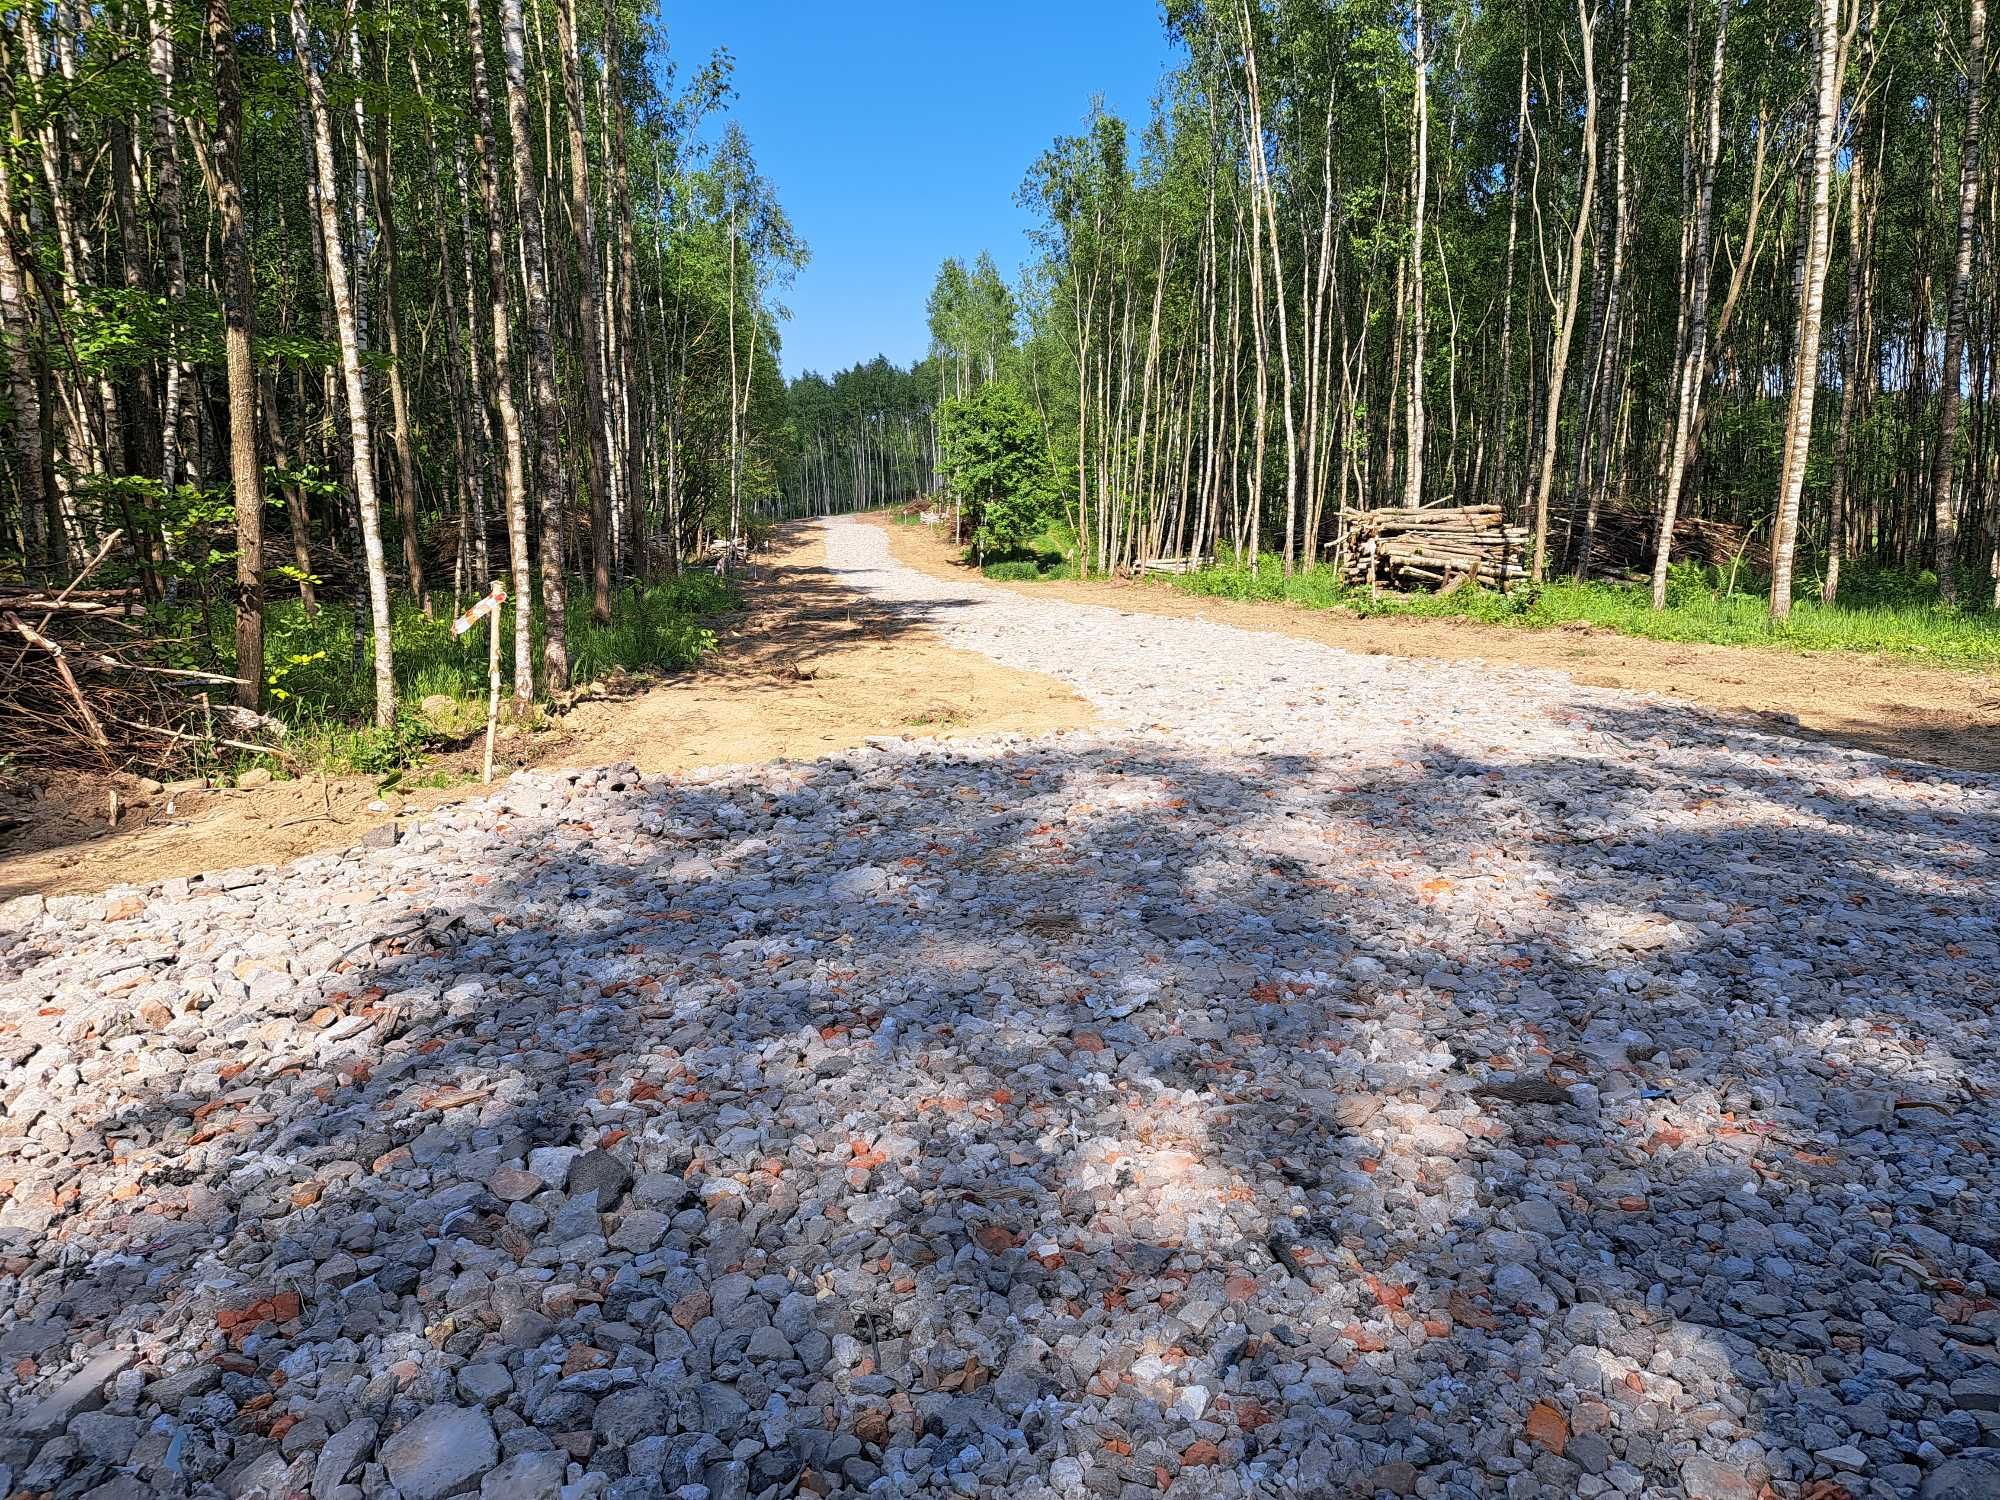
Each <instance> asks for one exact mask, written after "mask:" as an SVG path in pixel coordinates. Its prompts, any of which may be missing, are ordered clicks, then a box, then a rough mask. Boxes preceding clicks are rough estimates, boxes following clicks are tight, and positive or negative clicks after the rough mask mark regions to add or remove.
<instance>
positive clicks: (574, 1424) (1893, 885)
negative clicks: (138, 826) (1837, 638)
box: [0, 522, 2000, 1500]
mask: <svg viewBox="0 0 2000 1500" xmlns="http://www.w3.org/2000/svg"><path fill="white" fill-rule="evenodd" d="M826 537H827V545H828V562H829V566H830V568H831V569H832V570H833V571H834V573H835V574H836V576H838V577H840V578H841V579H843V580H844V581H845V582H847V583H849V584H850V585H852V586H853V587H854V588H855V589H857V590H859V591H861V592H862V593H864V594H866V595H868V596H869V597H870V598H871V600H872V601H873V606H872V607H873V608H875V609H877V610H879V611H881V612H882V613H885V614H893V615H895V616H897V617H898V618H900V619H901V620H902V621H904V622H905V623H922V624H924V625H927V626H928V627H929V628H931V629H932V630H934V631H936V632H937V633H938V634H939V635H941V636H942V637H943V638H944V639H945V640H947V641H948V642H950V643H951V644H954V645H958V646H962V647H965V648H968V649H971V650H975V651H980V652H985V653H987V654H989V655H991V656H993V657H995V658H997V659H999V660H1001V661H1003V662H1005V663H1007V664H1008V665H1011V666H1015V667H1021V668H1027V669H1032V670H1038V671H1042V672H1046V673H1049V674H1051V675H1053V676H1055V677H1058V678H1060V679H1062V680H1063V681H1065V682H1067V683H1069V684H1071V685H1072V686H1074V687H1075V689H1076V690H1077V691H1078V692H1079V693H1081V694H1082V695H1083V696H1085V697H1086V698H1088V699H1089V700H1090V701H1091V702H1092V703H1094V704H1095V705H1097V707H1098V708H1099V710H1100V711H1101V713H1102V715H1103V722H1102V724H1101V726H1100V727H1097V728H1094V729H1091V730H1088V731H1081V732H1074V733H1069V734H1063V735H1056V736H1048V737H1042V738H1035V739H1022V738H1011V739H1010V738H993V737H989V738H986V739H981V740H973V741H958V742H951V743H946V744H937V743H931V742H920V741H907V742H905V741H898V742H893V743H884V744H881V745H879V746H876V747H873V748H870V749H868V750H865V751H862V752H857V753H853V754H846V755H840V756H834V757H828V758H823V759H819V760H813V761H805V762H792V763H782V764H778V765H772V766H762V767H733V768H723V769H718V770H713V771H707V772H701V773H696V774H694V775H691V776H685V777H674V778H646V777H641V776H639V775H638V774H637V773H636V772H635V771H633V770H631V769H630V768H629V767H609V768H597V769H593V770H589V771H580V772H569V773H538V774H524V775H521V776H518V777H516V778H514V779H513V780H512V781H511V782H510V783H508V784H507V785H506V786H505V787H504V788H503V789H501V790H500V791H499V792H498V793H497V794H496V795H495V796H494V797H492V798H490V799H488V800H486V801H484V802H481V803H474V804H467V805H464V806H460V807H457V808H453V809H450V810H448V811H445V812H443V813H441V814H439V815H438V816H436V817H435V818H431V819H427V820H426V821H424V822H423V823H422V824H420V825H415V826H410V827H406V828H405V829H404V831H403V834H402V837H401V839H400V841H399V842H396V843H394V844H387V843H384V844H382V845H381V846H379V847H374V848H365V849H359V850H354V851H351V852H349V853H346V854H342V855H328V856H319V857H314V858H309V859H306V860H302V861H300V862H298V863H296V864H293V865H290V866H287V867H285V868H283V869H275V870H274V869H249V870H239V871H227V872H220V873H218V874H214V875H210V876H206V877H203V878H201V879H198V880H194V881H191V882H189V881H179V882H169V883H167V884H164V885H160V886H152V887H147V888H137V889H126V890H119V891H113V892H111V893H108V894H107V895H104V896H98V897H76V898H62V899H54V900H48V901H43V900H42V899H40V898H26V899H24V900H20V901H16V902H13V903H11V904H9V905H7V906H4V907H0V1141H4V1145H0V1199H3V1200H4V1201H0V1398H4V1401H5V1403H6V1405H5V1407H4V1411H5V1418H4V1420H0V1494H7V1493H11V1492H13V1491H15V1490H22V1489H25V1490H28V1491H31V1492H39V1491H50V1492H53V1493H54V1494H56V1495H58V1496H65V1497H66V1496H77V1495H85V1494H91V1495H96V1496H100V1497H105V1500H128V1497H137V1496H154V1495H157V1496H188V1495H202V1496H206V1495H212V1494H217V1493H220V1494H224V1495H230V1496H256V1495H264V1496H270V1497H277V1496H285V1495H290V1494H293V1493H305V1494H308V1495H310V1496H311V1497H313V1500H393V1497H396V1496H401V1497H403V1500H442V1497H446V1496H450V1495H456V1494H479V1495H482V1496H484V1497H488V1500H555V1497H558V1496H561V1497H565V1500H593V1497H600V1496H602V1497H616V1500H657V1497H662V1496H675V1497H678V1500H749V1497H758V1500H770V1497H780V1496H792V1495H795V1494H800V1493H814V1494H821V1495H825V1494H835V1493H839V1494H862V1493H874V1494H895V1495H904V1494H910V1495H915V1494H923V1495H968V1496H969V1495H991V1494H1007V1495H1009V1496H1010V1497H1022V1500H1040V1497H1043V1496H1047V1495H1051V1494H1053V1495H1063V1496H1080V1495H1096V1496H1103V1497H1107V1500H1141V1497H1151V1496H1156V1495H1159V1494H1161V1493H1165V1494H1169V1495H1173V1496H1210V1495H1245V1494H1257V1495H1272V1496H1324V1495H1341V1494H1363V1495H1366V1494H1371V1493H1389V1494H1395V1495H1421V1496H1427V1497H1442V1496H1453V1497H1468V1500H1470V1497H1483V1496H1489V1495H1506V1496H1509V1497H1531V1496H1549V1497H1552V1500H1553V1497H1564V1496H1572V1495H1583V1496H1595V1495H1609V1494H1612V1493H1614V1492H1615V1493H1617V1494H1620V1495H1633V1496H1645V1497H1653V1496H1662V1497H1673V1496H1683V1495H1686V1496H1694V1497H1710V1500H1715V1497H1726V1500H1735V1497H1741V1500H1753V1497H1756V1496H1759V1495H1760V1494H1770V1495H1775V1496H1779V1497H1787V1500H1790V1497H1800V1500H1838V1497H1840V1496H1842V1495H1847V1496H1853V1497H1860V1496H1867V1495H1883V1496H1908V1495H1915V1496H1923V1497H1928V1500H1951V1497H1964V1500H1971V1497H1991V1496H1994V1495H1996V1494H2000V1351H1997V1350H1996V1347H1995V1338H1996V1333H2000V1310H1996V1304H1995V1300H1994V1298H1995V1296H1996V1295H2000V1264H1996V1261H1995V1259H1994V1257H1995V1255H1996V1254H2000V1180H1996V1175H1995V1171H1996V1169H1995V1163H1994V1160H1993V1153H1994V1151H1995V1148H1996V1147H2000V1115H1996V1109H1995V1104H1994V1098H1995V1090H1996V1089H2000V1047H1996V1036H1995V1022H1994V1011H1995V1002H1996V984H1995V978H1994V974H1995V962H1996V958H1997V957H2000V941H1996V930H1995V924H1994V920H1993V912H1994V910H1995V897H1996V894H2000V893H1996V878H1995V876H1996V865H1995V859H1996V854H2000V821H1996V815H1997V814H2000V796H1996V793H1997V792H2000V785H1996V783H1995V782H1994V781H1992V780H1991V779H1981V778H1977V777H1970V776H1963V775H1955V774H1950V773H1942V772H1938V771H1935V770H1931V769H1928V768H1924V767H1918V766H1913V765H1908V764H1899V763H1895V762H1890V761H1885V760H1880V759H1874V758H1870V757H1867V756H1864V755H1860V754H1857V753H1854V752H1849V751H1843V750H1839V749H1835V748H1830V747H1824V746H1817V745H1811V744H1805V743H1800V742H1796V741H1789V740H1782V739H1776V738H1765V737H1760V736H1756V735H1752V734H1747V733H1744V732H1741V731H1738V730H1734V729H1731V728H1728V727H1727V726H1723V725H1721V724H1719V723H1718V722H1717V721H1715V720H1713V719H1710V718H1708V717H1706V716H1704V715H1703V714H1701V713H1700V712H1699V711H1696V710H1692V709H1689V708H1686V707H1684V706H1680V705H1675V704H1671V703H1666V702H1662V701H1654V700H1648V699H1643V698H1637V697H1632V696H1626V695H1620V694H1615V693H1610V692H1605V691H1597V690H1588V689H1583V688H1579V687H1577V686H1575V685H1574V684H1572V683H1570V682H1569V681H1567V680H1566V679H1564V678H1561V677H1559V676H1556V675H1553V674H1548V673H1540V672H1532V671H1525V670H1519V669H1507V668H1497V667H1486V666H1482V665H1480V664H1477V663H1465V662H1458V663H1412V662H1409V661H1402V660H1394V659H1390V658H1386V657H1369V656H1353V655H1348V654H1343V653H1341V652H1338V651H1334V650H1331V649H1328V648H1325V647H1322V646H1317V645H1314V644H1311V643H1307V642H1300V641H1295V640H1290V639H1287V638H1282V637H1277V636H1269V635H1259V634H1252V633H1248V632H1245V631H1241V630H1236V629H1232V628H1229V627H1224V626H1218V625H1212V624H1208V623H1205V622H1201V621H1195V620H1181V619H1167V618H1159V617H1154V616H1146V615H1127V614H1122V613H1120V612H1118V611H1114V610H1109V609H1102V608H1091V607H1084V606H1076V605H1067V604H1059V603H1055V602H1043V601H1039V600H1036V599H1033V598H1030V597H1023V596H1021V595H1018V594H1014V593H1009V592H1004V591H999V590H992V589H987V588H983V587H981V586H979V585H977V584H974V583H971V582H964V583H947V582H942V581H939V580H935V579H932V578H929V577H927V576H925V575H921V574H918V573H916V572H914V571H912V570H909V569H906V568H902V567H900V566H897V565H895V564H893V563H891V562H890V561H889V560H888V554H887V549H886V542H885V538H884V536H883V534H882V532H881V531H880V530H879V529H877V528H874V527H871V526H867V525H863V524H858V523H852V522H834V523H828V525H827V528H826ZM1771 660H1772V669H1773V670H1782V669H1783V662H1782V659H1781V658H1777V657H1773V658H1772V659H1771Z"/></svg>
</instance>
